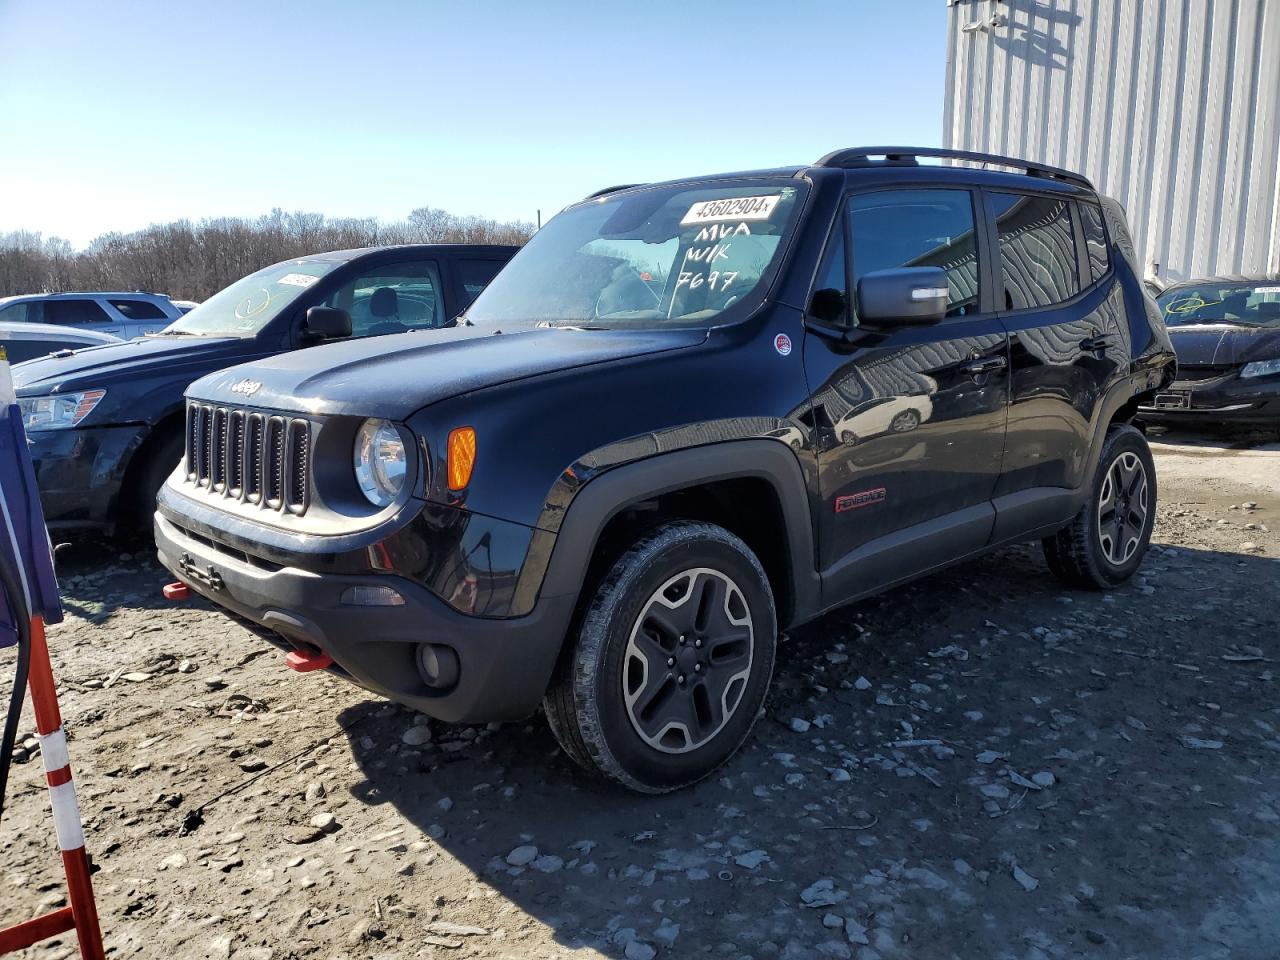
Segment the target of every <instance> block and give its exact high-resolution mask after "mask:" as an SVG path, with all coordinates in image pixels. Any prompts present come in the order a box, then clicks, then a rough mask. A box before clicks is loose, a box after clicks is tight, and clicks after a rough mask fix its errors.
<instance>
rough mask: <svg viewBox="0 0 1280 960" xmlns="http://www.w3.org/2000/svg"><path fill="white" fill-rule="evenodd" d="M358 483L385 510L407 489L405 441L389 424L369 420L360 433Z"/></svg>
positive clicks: (357, 446)
mask: <svg viewBox="0 0 1280 960" xmlns="http://www.w3.org/2000/svg"><path fill="white" fill-rule="evenodd" d="M353 459H354V462H355V468H356V482H357V483H358V484H360V490H361V492H362V493H364V495H365V497H366V498H367V499H368V500H369V502H370V503H372V504H373V505H374V506H375V507H385V506H386V505H387V504H389V503H390V502H391V501H392V500H394V499H395V498H396V494H398V493H399V492H400V488H401V487H403V486H404V476H405V472H406V462H405V452H404V441H403V440H401V439H400V434H399V432H398V431H397V430H396V428H395V427H393V426H392V425H391V422H390V421H388V420H366V421H365V422H364V423H362V424H361V425H360V430H359V431H358V432H357V433H356V446H355V450H354V454H353Z"/></svg>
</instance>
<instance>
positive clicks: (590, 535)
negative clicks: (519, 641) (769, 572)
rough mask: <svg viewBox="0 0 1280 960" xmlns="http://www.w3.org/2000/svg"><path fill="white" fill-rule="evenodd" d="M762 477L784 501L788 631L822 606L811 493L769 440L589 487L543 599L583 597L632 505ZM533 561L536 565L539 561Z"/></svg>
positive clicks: (570, 519) (690, 451)
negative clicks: (618, 519) (598, 557)
mask: <svg viewBox="0 0 1280 960" xmlns="http://www.w3.org/2000/svg"><path fill="white" fill-rule="evenodd" d="M741 478H757V479H761V480H764V481H766V482H767V483H769V484H770V486H771V487H772V488H773V491H774V493H775V495H776V496H777V500H778V505H779V508H780V510H781V514H782V522H783V524H784V528H785V529H784V534H785V537H784V539H785V542H786V544H787V553H788V556H787V557H786V558H784V559H785V560H786V569H787V573H788V577H789V581H790V582H789V586H790V589H791V596H792V598H793V602H792V604H791V609H790V610H789V611H788V612H787V614H786V615H785V616H780V617H779V622H780V625H783V626H786V625H790V624H791V623H795V622H797V621H798V620H802V619H804V618H805V617H806V616H807V615H809V614H810V613H811V612H812V611H815V610H817V609H819V608H820V606H821V579H820V577H819V576H818V572H817V569H816V552H815V550H814V531H813V523H812V520H811V515H810V509H809V492H808V487H807V485H806V484H805V480H804V475H803V473H802V471H801V469H800V463H799V461H798V460H797V459H796V455H795V453H794V452H793V451H792V450H791V448H790V447H788V446H787V445H786V444H783V443H779V442H778V441H776V440H767V439H763V438H756V439H744V440H731V441H726V442H723V443H715V444H709V445H706V446H699V447H691V448H686V449H684V450H676V451H673V452H671V453H662V454H658V455H655V456H652V457H646V458H645V459H643V460H638V461H633V462H631V463H628V464H624V465H622V466H618V467H614V468H612V469H610V470H607V471H605V472H603V473H601V474H599V475H597V476H595V477H593V478H592V479H591V480H590V481H588V482H587V483H585V484H584V485H583V486H582V487H581V489H579V490H578V491H577V493H576V494H575V496H574V497H573V499H572V500H571V501H570V503H569V504H568V507H567V509H566V510H565V513H564V519H563V521H562V523H561V525H560V531H559V534H558V536H556V538H555V544H554V546H553V547H552V550H551V555H550V558H549V561H548V562H547V566H546V574H545V577H543V579H542V585H541V591H540V595H541V596H542V597H544V598H545V597H564V596H574V597H577V595H578V593H579V592H580V591H581V589H582V586H583V582H584V580H585V577H586V572H587V568H588V566H589V564H590V562H591V558H592V556H593V554H594V553H595V550H596V546H597V544H598V543H599V540H600V535H601V534H602V533H603V532H604V529H605V527H606V526H607V525H608V523H609V521H610V520H612V519H613V518H614V517H615V516H617V515H618V513H620V512H621V511H622V510H624V509H625V508H627V507H628V506H631V505H632V504H635V503H638V502H641V501H643V500H647V499H650V498H652V497H656V496H660V495H662V494H665V493H674V492H676V491H679V490H683V489H687V488H689V487H694V486H698V485H701V484H706V483H712V482H715V481H719V480H734V479H741ZM531 559H532V558H531Z"/></svg>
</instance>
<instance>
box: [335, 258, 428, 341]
mask: <svg viewBox="0 0 1280 960" xmlns="http://www.w3.org/2000/svg"><path fill="white" fill-rule="evenodd" d="M325 303H326V305H327V306H330V307H341V308H342V309H343V310H346V311H347V313H349V314H351V335H352V336H353V337H380V336H383V335H384V334H388V333H404V332H405V331H407V330H423V329H430V328H432V327H439V326H441V325H442V324H443V323H444V321H445V319H446V318H445V315H444V303H443V302H442V300H441V297H440V272H439V270H438V269H437V268H436V265H435V262H434V261H426V260H412V261H407V262H405V263H392V264H387V265H386V266H380V267H372V268H370V269H369V271H368V272H367V273H363V274H361V275H360V276H358V277H356V278H354V279H352V280H348V281H347V282H346V283H344V284H343V285H342V286H341V287H339V288H338V289H337V290H336V291H334V293H333V294H332V295H331V296H330V297H329V299H328V300H326V301H325Z"/></svg>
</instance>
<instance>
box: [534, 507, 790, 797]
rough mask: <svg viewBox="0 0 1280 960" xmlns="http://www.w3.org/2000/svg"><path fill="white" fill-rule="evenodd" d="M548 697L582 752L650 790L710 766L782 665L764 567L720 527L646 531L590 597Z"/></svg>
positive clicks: (561, 731) (607, 772) (552, 714)
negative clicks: (776, 657)
mask: <svg viewBox="0 0 1280 960" xmlns="http://www.w3.org/2000/svg"><path fill="white" fill-rule="evenodd" d="M588 604H589V605H588V607H587V610H586V613H585V615H584V616H583V618H582V622H581V627H580V629H579V631H578V635H577V639H576V642H575V643H574V646H573V649H572V650H569V651H567V656H566V657H565V660H564V662H563V663H562V665H561V668H560V670H559V672H558V674H557V676H556V678H555V680H553V682H552V685H551V688H550V690H549V691H548V693H547V697H546V699H545V701H544V703H543V706H544V709H545V712H546V714H547V719H548V721H549V723H550V725H551V730H552V732H553V733H554V734H555V736H556V739H557V740H558V741H559V742H560V744H561V746H562V747H564V750H565V753H567V754H568V755H569V756H570V757H571V758H572V759H573V760H574V761H575V762H576V763H578V764H579V765H581V766H582V767H584V768H585V769H587V770H589V771H592V772H594V773H597V774H599V775H601V776H603V777H606V778H608V779H611V780H614V781H616V782H617V783H620V784H622V785H623V786H626V787H628V788H630V789H632V790H636V791H639V792H641V793H665V792H667V791H670V790H676V789H679V788H680V787H683V786H687V785H688V784H691V783H694V782H696V781H698V780H701V779H702V778H703V777H705V776H707V775H708V774H709V773H711V772H712V771H713V770H715V769H716V768H717V767H719V766H720V765H721V764H722V763H724V762H725V761H726V760H728V759H729V758H730V757H731V756H733V754H734V753H735V752H736V751H737V750H738V748H739V747H740V746H741V745H742V743H743V742H744V741H745V740H746V738H747V735H748V734H749V733H750V732H751V728H752V726H753V725H754V724H755V720H756V716H757V714H758V713H759V711H760V707H761V706H762V705H763V703H764V698H765V694H766V692H767V690H768V687H769V680H770V677H771V676H772V673H773V660H774V651H775V647H776V643H777V620H776V616H775V613H774V604H773V593H772V591H771V590H770V587H769V581H768V578H767V577H766V576H765V573H764V568H763V567H762V566H761V565H760V561H759V560H758V559H756V556H755V554H753V553H752V552H751V550H750V548H748V547H747V545H746V544H745V543H743V542H742V541H741V540H740V539H738V538H737V537H736V536H734V535H733V534H731V533H729V532H728V531H727V530H724V529H723V528H721V527H717V526H714V525H713V524H709V523H702V522H696V521H676V522H672V523H668V524H665V525H663V526H661V527H658V528H657V529H655V530H653V531H652V532H650V533H648V534H645V535H644V536H643V537H641V538H640V539H639V540H637V541H636V542H635V543H634V544H632V546H631V547H630V548H629V549H628V550H627V551H626V552H625V553H624V554H623V555H622V556H621V557H620V558H619V559H618V560H617V562H616V563H614V565H613V567H612V569H610V571H609V573H608V574H607V575H606V576H605V577H604V579H603V580H602V581H601V582H600V584H599V586H597V587H596V589H595V592H594V594H593V595H592V596H591V597H590V598H589V600H588Z"/></svg>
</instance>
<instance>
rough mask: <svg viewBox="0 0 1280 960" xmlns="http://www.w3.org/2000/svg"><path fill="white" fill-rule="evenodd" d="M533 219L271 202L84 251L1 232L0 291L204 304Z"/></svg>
mask: <svg viewBox="0 0 1280 960" xmlns="http://www.w3.org/2000/svg"><path fill="white" fill-rule="evenodd" d="M533 229H534V227H533V224H531V223H525V222H522V221H498V220H488V219H485V218H483V217H465V216H456V215H454V214H451V213H449V212H448V211H446V210H439V209H435V208H433V207H419V208H418V209H417V210H414V211H413V212H412V213H410V214H409V216H408V217H407V218H406V219H404V220H401V221H398V222H394V223H383V222H381V221H379V220H377V219H376V218H373V217H368V218H350V219H330V218H328V217H325V216H324V215H323V214H319V213H302V212H295V213H286V212H285V211H283V210H281V209H279V208H277V209H274V210H272V211H271V212H270V213H269V214H266V215H264V216H261V217H257V218H247V217H218V218H216V219H209V220H201V221H199V222H198V223H193V222H192V221H190V220H176V221H174V222H172V223H163V224H152V225H151V226H149V227H147V228H146V229H144V230H138V231H136V232H134V233H106V234H103V235H102V236H100V237H97V238H96V239H94V240H93V241H92V242H91V243H90V244H89V245H88V246H87V247H86V248H85V249H84V250H80V251H76V250H74V249H73V248H72V246H71V244H70V243H68V242H67V241H66V240H63V239H60V238H58V237H47V238H46V237H43V236H42V235H41V234H39V233H33V232H30V231H26V230H19V231H14V232H12V233H7V234H0V296H8V295H10V294H15V293H45V292H55V291H74V290H149V291H153V292H156V293H167V294H169V295H170V296H172V297H174V298H176V299H187V300H203V299H205V298H207V297H209V296H210V295H212V294H214V293H216V292H217V291H219V290H221V289H222V288H223V287H225V286H227V285H228V284H230V283H232V282H234V281H236V280H238V279H240V278H241V277H243V276H245V275H246V274H249V273H253V272H254V271H255V270H260V269H262V268H263V267H265V266H267V265H268V264H272V263H277V262H279V261H281V260H288V259H290V258H292V257H300V256H304V255H306V254H309V253H320V252H323V251H326V250H342V249H346V248H350V247H370V246H379V245H382V244H394V243H450V242H457V243H504V244H523V243H524V242H525V241H526V240H528V239H529V237H530V236H531V235H532V234H533Z"/></svg>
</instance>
